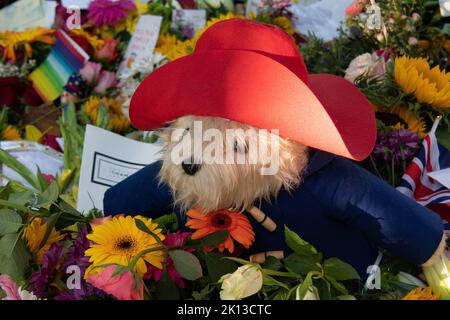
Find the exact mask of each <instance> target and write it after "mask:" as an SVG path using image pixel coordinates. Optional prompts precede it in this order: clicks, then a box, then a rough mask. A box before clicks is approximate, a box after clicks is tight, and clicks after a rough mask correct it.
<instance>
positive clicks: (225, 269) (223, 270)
mask: <svg viewBox="0 0 450 320" xmlns="http://www.w3.org/2000/svg"><path fill="white" fill-rule="evenodd" d="M224 257H225V255H223V254H221V253H215V252H213V253H208V254H206V255H205V261H206V268H207V269H208V275H209V277H210V278H211V281H212V282H214V283H215V282H218V281H219V280H220V278H221V277H222V276H223V275H225V274H228V273H233V272H234V271H236V269H237V264H236V263H234V262H233V261H231V260H229V259H224Z"/></svg>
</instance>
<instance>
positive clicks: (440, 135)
mask: <svg viewBox="0 0 450 320" xmlns="http://www.w3.org/2000/svg"><path fill="white" fill-rule="evenodd" d="M436 137H437V139H438V142H439V143H440V144H442V145H443V146H444V147H446V148H447V150H449V151H450V132H449V130H448V129H447V128H446V127H445V126H439V127H438V129H437V130H436Z"/></svg>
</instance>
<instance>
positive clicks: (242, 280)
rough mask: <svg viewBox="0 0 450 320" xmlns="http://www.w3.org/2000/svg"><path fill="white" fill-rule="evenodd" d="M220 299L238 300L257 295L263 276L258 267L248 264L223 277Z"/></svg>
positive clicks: (220, 281)
mask: <svg viewBox="0 0 450 320" xmlns="http://www.w3.org/2000/svg"><path fill="white" fill-rule="evenodd" d="M219 283H222V290H221V291H220V299H222V300H240V299H243V298H246V297H250V296H252V295H254V294H255V293H258V292H259V291H260V290H261V288H262V286H263V275H262V272H261V270H260V268H259V266H258V265H255V264H249V265H245V266H242V267H239V268H238V269H237V270H236V271H235V272H233V273H231V274H226V275H224V276H223V277H222V278H221V279H220V280H219Z"/></svg>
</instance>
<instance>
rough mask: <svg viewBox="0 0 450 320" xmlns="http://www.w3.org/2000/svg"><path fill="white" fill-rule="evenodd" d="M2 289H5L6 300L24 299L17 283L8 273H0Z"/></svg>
mask: <svg viewBox="0 0 450 320" xmlns="http://www.w3.org/2000/svg"><path fill="white" fill-rule="evenodd" d="M0 289H2V290H3V291H5V293H6V298H5V300H22V298H21V297H20V295H19V289H18V288H17V285H16V283H15V282H14V281H13V280H12V279H11V278H10V277H9V276H7V275H0Z"/></svg>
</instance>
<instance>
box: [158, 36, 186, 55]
mask: <svg viewBox="0 0 450 320" xmlns="http://www.w3.org/2000/svg"><path fill="white" fill-rule="evenodd" d="M191 42H192V41H191V40H187V41H180V40H178V39H177V37H176V36H174V35H164V34H162V35H160V36H159V38H158V42H157V43H156V48H155V51H156V52H159V53H161V54H163V55H164V56H165V57H166V58H167V59H168V60H170V61H173V60H175V59H178V58H181V57H184V56H187V55H188V54H190V53H191V52H192V51H193V48H192V44H191Z"/></svg>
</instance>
